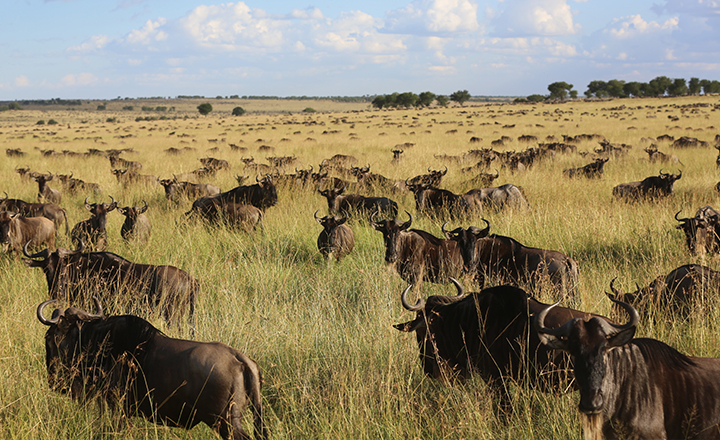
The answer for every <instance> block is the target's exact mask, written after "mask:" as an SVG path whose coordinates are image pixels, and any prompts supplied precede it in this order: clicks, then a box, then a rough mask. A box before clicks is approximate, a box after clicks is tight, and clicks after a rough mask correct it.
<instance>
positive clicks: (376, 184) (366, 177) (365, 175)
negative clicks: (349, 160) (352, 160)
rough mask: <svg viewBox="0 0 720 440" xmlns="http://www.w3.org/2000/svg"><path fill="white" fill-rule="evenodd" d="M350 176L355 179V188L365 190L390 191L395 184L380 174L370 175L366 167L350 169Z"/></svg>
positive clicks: (368, 167)
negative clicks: (385, 189) (379, 189)
mask: <svg viewBox="0 0 720 440" xmlns="http://www.w3.org/2000/svg"><path fill="white" fill-rule="evenodd" d="M350 174H352V175H353V176H355V178H356V179H357V186H358V187H360V188H365V189H375V188H387V189H390V188H392V187H393V185H394V184H395V181H394V180H392V179H388V178H387V177H385V176H383V175H382V174H377V173H371V172H370V166H369V165H368V166H366V167H352V168H350Z"/></svg>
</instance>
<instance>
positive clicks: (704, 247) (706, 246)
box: [675, 205, 720, 254]
mask: <svg viewBox="0 0 720 440" xmlns="http://www.w3.org/2000/svg"><path fill="white" fill-rule="evenodd" d="M681 212H682V210H680V211H678V212H677V213H676V214H675V220H677V221H679V222H680V224H679V225H677V226H675V227H676V228H677V229H682V230H683V232H684V233H685V242H686V243H687V247H688V250H689V251H690V252H691V253H693V254H697V253H698V252H707V253H715V252H717V251H718V250H720V213H719V212H717V211H716V210H715V209H713V208H712V207H711V206H710V205H707V206H704V207H702V208H700V209H698V211H697V213H695V217H693V218H678V215H679V214H680V213H681Z"/></svg>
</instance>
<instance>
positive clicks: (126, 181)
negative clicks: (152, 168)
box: [112, 168, 160, 187]
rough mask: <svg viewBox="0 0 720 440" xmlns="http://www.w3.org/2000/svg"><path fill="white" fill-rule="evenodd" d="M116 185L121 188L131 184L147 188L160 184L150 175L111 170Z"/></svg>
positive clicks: (155, 177) (124, 170)
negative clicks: (116, 182)
mask: <svg viewBox="0 0 720 440" xmlns="http://www.w3.org/2000/svg"><path fill="white" fill-rule="evenodd" d="M112 173H113V174H114V175H115V178H116V179H117V181H118V183H119V184H120V185H122V186H123V187H127V186H128V185H131V184H142V185H147V186H155V185H157V184H158V183H160V180H159V179H158V178H157V176H153V175H150V174H138V173H137V172H136V171H129V170H128V169H127V168H125V169H118V170H112Z"/></svg>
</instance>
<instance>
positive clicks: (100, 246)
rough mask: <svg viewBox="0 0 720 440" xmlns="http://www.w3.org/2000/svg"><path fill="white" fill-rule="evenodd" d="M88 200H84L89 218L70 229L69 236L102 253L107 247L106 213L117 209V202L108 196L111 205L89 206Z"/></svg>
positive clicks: (96, 204)
mask: <svg viewBox="0 0 720 440" xmlns="http://www.w3.org/2000/svg"><path fill="white" fill-rule="evenodd" d="M89 198H90V197H86V198H85V209H87V210H88V211H90V218H89V219H87V220H83V221H81V222H79V223H77V224H76V225H75V226H74V227H73V228H72V232H71V236H73V237H78V238H79V239H80V240H82V241H83V242H84V243H87V244H90V245H91V246H92V247H94V248H95V249H96V250H98V251H102V250H105V248H106V247H107V230H106V229H105V226H106V225H107V213H108V212H111V211H112V210H114V209H115V208H117V202H116V201H115V199H113V198H112V196H110V200H112V202H111V203H93V204H89V203H88V199H89Z"/></svg>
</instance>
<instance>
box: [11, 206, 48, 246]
mask: <svg viewBox="0 0 720 440" xmlns="http://www.w3.org/2000/svg"><path fill="white" fill-rule="evenodd" d="M26 243H30V246H32V247H38V246H40V245H43V244H44V245H45V247H47V248H50V249H55V224H54V223H53V222H52V221H51V220H49V219H46V218H45V217H23V216H21V215H20V214H15V213H13V212H10V211H0V244H2V245H4V246H7V247H8V248H9V249H11V250H13V251H15V252H17V254H20V252H22V249H23V246H25V244H26Z"/></svg>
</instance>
